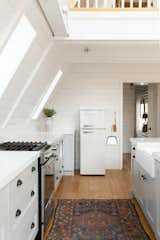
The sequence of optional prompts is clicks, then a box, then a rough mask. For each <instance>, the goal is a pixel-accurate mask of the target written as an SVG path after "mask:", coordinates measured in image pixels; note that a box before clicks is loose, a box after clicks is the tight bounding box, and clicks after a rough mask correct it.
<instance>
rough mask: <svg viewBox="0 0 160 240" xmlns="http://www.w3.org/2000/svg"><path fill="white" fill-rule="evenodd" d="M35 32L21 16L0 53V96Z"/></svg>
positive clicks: (24, 17)
mask: <svg viewBox="0 0 160 240" xmlns="http://www.w3.org/2000/svg"><path fill="white" fill-rule="evenodd" d="M35 36H36V32H35V30H34V28H33V27H32V25H31V24H30V22H29V21H28V19H27V18H26V16H24V15H23V16H22V17H21V19H20V21H19V22H18V24H17V26H16V28H15V30H14V31H13V33H12V34H11V36H10V38H9V40H8V42H7V43H6V45H5V46H4V48H3V49H2V51H1V53H0V76H1V78H0V97H1V96H2V94H3V93H4V91H5V89H6V87H7V86H8V84H9V82H10V80H11V79H12V77H13V76H14V74H15V73H16V71H17V69H18V67H19V65H20V63H21V61H22V60H23V58H24V56H25V54H26V53H27V51H28V49H29V47H30V45H31V43H32V41H33V39H34V38H35Z"/></svg>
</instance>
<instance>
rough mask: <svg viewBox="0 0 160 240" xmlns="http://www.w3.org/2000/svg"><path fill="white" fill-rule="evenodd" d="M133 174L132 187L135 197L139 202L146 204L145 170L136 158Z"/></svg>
mask: <svg viewBox="0 0 160 240" xmlns="http://www.w3.org/2000/svg"><path fill="white" fill-rule="evenodd" d="M132 174H133V176H132V188H133V192H134V195H135V197H136V198H137V200H138V201H139V203H140V204H141V205H142V206H144V202H145V190H144V181H143V178H142V176H143V171H142V168H141V167H140V165H139V164H138V163H137V162H136V160H134V162H133V173H132Z"/></svg>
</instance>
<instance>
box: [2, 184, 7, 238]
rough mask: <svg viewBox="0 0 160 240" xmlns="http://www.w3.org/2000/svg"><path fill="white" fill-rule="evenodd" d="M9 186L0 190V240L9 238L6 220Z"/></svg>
mask: <svg viewBox="0 0 160 240" xmlns="http://www.w3.org/2000/svg"><path fill="white" fill-rule="evenodd" d="M8 205H9V187H8V186H6V187H5V188H3V189H2V190H1V192H0V240H9V237H8V231H9V228H8V220H9V211H8Z"/></svg>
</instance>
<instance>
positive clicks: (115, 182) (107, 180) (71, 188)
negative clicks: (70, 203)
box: [56, 155, 155, 240]
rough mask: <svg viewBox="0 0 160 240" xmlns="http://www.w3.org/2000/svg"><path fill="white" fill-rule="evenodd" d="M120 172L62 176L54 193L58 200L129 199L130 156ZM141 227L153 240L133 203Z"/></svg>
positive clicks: (151, 233)
mask: <svg viewBox="0 0 160 240" xmlns="http://www.w3.org/2000/svg"><path fill="white" fill-rule="evenodd" d="M123 166H124V167H123V169H122V170H107V171H106V175H105V176H81V175H80V174H79V172H76V174H75V176H64V177H63V181H62V183H61V185H60V187H59V189H58V191H57V193H56V200H58V199H128V198H130V184H131V181H130V156H129V155H128V156H127V155H125V156H124V164H123ZM134 204H135V206H136V209H137V211H138V214H139V216H140V219H141V222H142V225H143V226H144V228H145V230H146V232H147V233H148V234H149V236H150V239H151V240H155V237H154V234H153V232H152V231H151V229H150V227H149V224H148V223H147V221H146V219H145V217H144V215H143V213H142V211H141V209H140V208H139V206H138V204H137V203H136V202H135V201H134Z"/></svg>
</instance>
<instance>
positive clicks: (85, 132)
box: [83, 131, 94, 134]
mask: <svg viewBox="0 0 160 240" xmlns="http://www.w3.org/2000/svg"><path fill="white" fill-rule="evenodd" d="M83 133H84V134H87V133H94V132H92V131H83Z"/></svg>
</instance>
